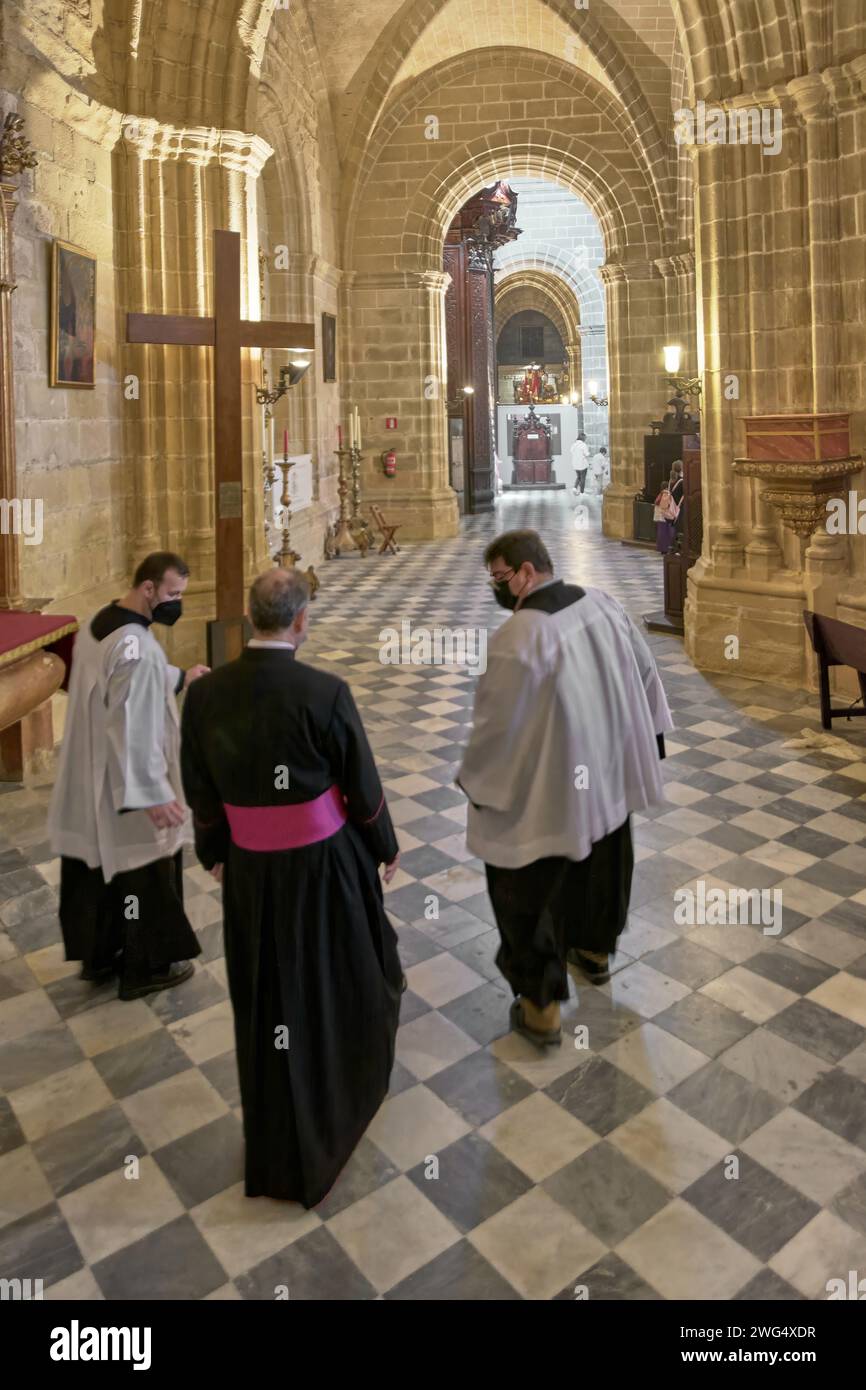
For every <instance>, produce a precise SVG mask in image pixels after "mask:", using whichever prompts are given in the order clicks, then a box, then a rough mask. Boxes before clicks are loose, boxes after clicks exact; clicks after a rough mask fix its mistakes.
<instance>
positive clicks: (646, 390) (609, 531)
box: [600, 261, 665, 538]
mask: <svg viewBox="0 0 866 1390" xmlns="http://www.w3.org/2000/svg"><path fill="white" fill-rule="evenodd" d="M600 273H601V278H602V281H603V282H604V287H605V319H606V323H607V351H608V362H609V367H610V380H609V397H610V407H609V409H610V458H611V483H610V486H609V487H608V488H607V490H606V491H605V494H604V501H603V508H602V527H603V530H604V534H605V535H606V536H613V537H621V538H622V537H630V536H632V535H633V534H634V527H633V516H634V513H633V502H634V496H635V493H637V492H639V491H640V489H641V488H642V487H643V482H644V469H643V438H644V435H646V434H649V432H650V421H651V420H653V419H659V418H660V415H659V411H660V409H661V406H662V403H663V401H664V373H663V370H662V365H661V349H662V346H663V343H662V341H661V339H662V336H663V331H664V322H665V319H664V282H663V280H662V277H661V275H660V274H659V271H658V268H657V266H656V264H655V262H654V261H625V262H624V261H608V262H607V263H606V264H605V265H603V266H602V267H601V272H600Z"/></svg>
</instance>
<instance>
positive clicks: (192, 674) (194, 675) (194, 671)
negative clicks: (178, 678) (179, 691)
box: [183, 666, 210, 690]
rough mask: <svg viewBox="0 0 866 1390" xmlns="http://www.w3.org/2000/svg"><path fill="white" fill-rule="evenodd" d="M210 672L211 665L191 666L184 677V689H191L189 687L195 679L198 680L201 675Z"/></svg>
mask: <svg viewBox="0 0 866 1390" xmlns="http://www.w3.org/2000/svg"><path fill="white" fill-rule="evenodd" d="M209 674H210V667H209V666H190V668H189V670H188V671H187V673H186V675H185V676H184V678H183V688H184V690H189V687H190V686H191V685H192V683H193V681H197V680H198V678H199V676H207V675H209Z"/></svg>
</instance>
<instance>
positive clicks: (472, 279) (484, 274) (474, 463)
mask: <svg viewBox="0 0 866 1390" xmlns="http://www.w3.org/2000/svg"><path fill="white" fill-rule="evenodd" d="M466 312H467V315H468V322H467V325H466V327H467V337H468V366H469V381H468V382H467V384H471V385H472V387H473V389H474V394H473V397H472V402H471V408H470V413H469V419H470V421H471V427H472V449H471V452H470V464H469V468H470V475H469V509H470V511H471V512H490V511H492V510H493V495H494V478H493V450H494V447H495V441H496V426H495V423H494V418H493V412H494V409H495V401H496V387H495V381H494V373H495V366H496V347H495V344H494V341H493V266H492V258H491V255H490V253H489V251H488V248H487V247H485V246H478V247H476V246H472V245H470V247H469V257H468V265H467V271H466Z"/></svg>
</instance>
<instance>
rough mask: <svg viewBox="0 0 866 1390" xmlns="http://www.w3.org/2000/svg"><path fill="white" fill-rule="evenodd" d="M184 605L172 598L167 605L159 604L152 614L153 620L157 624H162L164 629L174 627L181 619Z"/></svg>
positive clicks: (177, 599)
mask: <svg viewBox="0 0 866 1390" xmlns="http://www.w3.org/2000/svg"><path fill="white" fill-rule="evenodd" d="M182 607H183V604H182V603H181V600H180V599H179V598H170V599H168V600H167V601H166V602H165V603H158V604H157V605H156V607H155V608H154V609H153V612H152V613H151V615H150V616H151V620H152V621H153V622H155V623H162V625H163V627H174V625H175V623H176V622H177V620H178V618H179V617H180V613H181V609H182Z"/></svg>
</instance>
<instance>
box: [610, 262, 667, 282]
mask: <svg viewBox="0 0 866 1390" xmlns="http://www.w3.org/2000/svg"><path fill="white" fill-rule="evenodd" d="M598 273H599V275H600V276H601V279H602V283H603V284H605V285H612V284H616V283H617V281H620V280H626V281H632V280H658V279H659V278H660V275H661V272H660V271H659V269H658V266H657V264H656V262H655V261H605V263H604V265H602V266H599V268H598Z"/></svg>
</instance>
